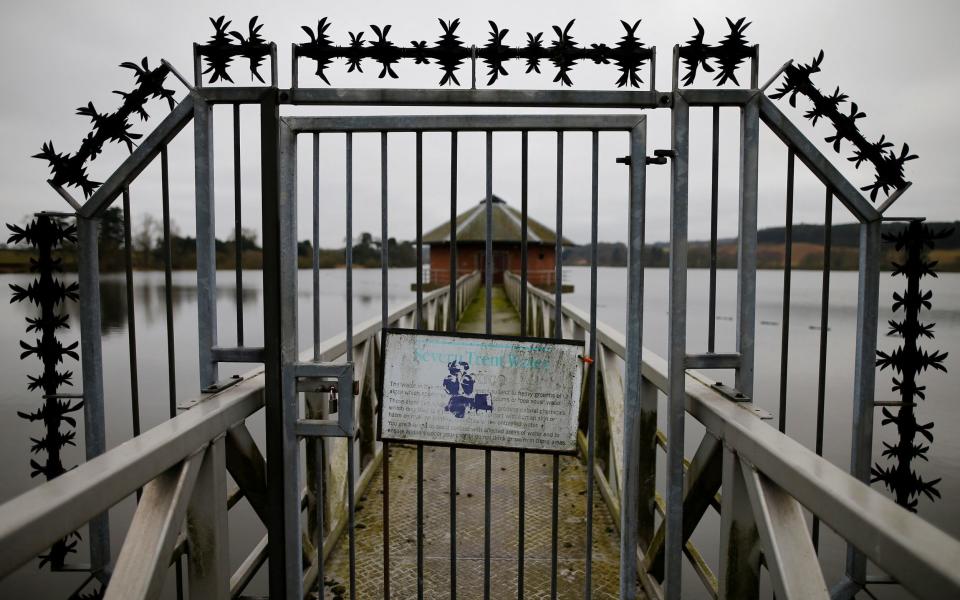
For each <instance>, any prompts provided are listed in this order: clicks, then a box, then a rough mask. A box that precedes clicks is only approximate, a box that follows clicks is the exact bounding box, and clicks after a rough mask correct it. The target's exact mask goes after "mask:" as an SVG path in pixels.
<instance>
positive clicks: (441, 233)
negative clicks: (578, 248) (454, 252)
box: [423, 195, 573, 246]
mask: <svg viewBox="0 0 960 600" xmlns="http://www.w3.org/2000/svg"><path fill="white" fill-rule="evenodd" d="M492 210H493V236H492V239H493V241H494V242H516V243H518V244H519V243H520V236H521V233H522V232H521V223H522V221H521V217H522V215H521V213H520V211H519V210H517V209H516V208H514V207H512V206H510V205H508V204H507V203H506V202H505V201H504V200H503V199H502V198H500V197H499V196H497V195H494V196H493V207H492ZM486 239H487V200H486V198H484V199H483V200H481V201H480V203H479V204H477V205H476V206H474V207H472V208H470V209H469V210H466V211H464V212H462V213H460V214H459V215H457V243H460V242H485V241H486ZM556 240H557V234H556V232H555V231H553V230H552V229H550V228H549V227H547V226H546V225H544V224H543V223H540V222H539V221H537V220H535V219H532V218H530V215H529V214H528V215H527V242H528V243H531V244H548V245H553V244H555V243H556ZM423 242H424V243H425V244H444V243H446V244H449V243H450V222H449V221H447V222H446V223H444V224H443V225H440V226H439V227H435V228H433V229H431V230H430V231H429V232H427V233H425V234H424V236H423ZM560 243H561V244H563V245H564V246H572V245H573V242H571V241H570V240H568V239H567V238H562V239H561V240H560Z"/></svg>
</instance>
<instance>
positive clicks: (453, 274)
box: [447, 131, 459, 599]
mask: <svg viewBox="0 0 960 600" xmlns="http://www.w3.org/2000/svg"><path fill="white" fill-rule="evenodd" d="M449 295H450V298H449V300H450V307H449V309H448V314H447V319H448V321H449V322H448V324H447V328H448V329H449V330H450V331H456V330H457V316H458V315H457V311H458V306H459V305H458V303H457V132H456V131H451V132H450V294H449ZM449 479H450V598H451V599H454V598H456V597H457V449H456V448H454V447H452V446H451V447H450V477H449Z"/></svg>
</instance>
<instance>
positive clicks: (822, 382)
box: [812, 188, 833, 549]
mask: <svg viewBox="0 0 960 600" xmlns="http://www.w3.org/2000/svg"><path fill="white" fill-rule="evenodd" d="M823 221H824V224H823V283H822V285H821V288H820V362H819V364H818V367H817V434H816V442H815V446H814V447H815V449H816V452H817V456H823V417H824V411H825V408H826V385H827V337H828V335H827V330H828V328H829V317H830V251H831V249H832V246H833V192H831V191H830V188H827V192H826V200H825V206H824V217H823ZM812 537H813V547H814V548H815V549H817V548H819V545H820V519H818V518H817V517H816V515H814V517H813V535H812Z"/></svg>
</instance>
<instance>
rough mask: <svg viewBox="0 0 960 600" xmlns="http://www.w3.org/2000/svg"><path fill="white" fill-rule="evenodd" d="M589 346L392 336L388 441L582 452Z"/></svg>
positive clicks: (386, 381)
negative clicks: (583, 357) (581, 420)
mask: <svg viewBox="0 0 960 600" xmlns="http://www.w3.org/2000/svg"><path fill="white" fill-rule="evenodd" d="M582 354H583V342H578V341H566V340H539V339H538V340H530V339H520V338H508V337H497V336H481V335H471V334H455V335H448V334H443V335H441V334H433V333H425V332H414V331H407V330H388V331H387V332H386V333H385V338H384V351H383V359H382V360H383V371H382V376H383V377H382V382H383V383H382V385H383V389H382V393H381V396H380V397H381V398H382V401H381V402H382V404H381V407H382V410H381V412H380V439H383V440H391V441H419V442H434V443H440V444H455V445H463V446H482V447H492V448H510V449H518V450H519V449H522V450H547V451H552V452H574V451H575V450H576V444H577V419H578V416H579V412H580V386H581V379H582V377H583V365H582V362H581V360H580V356H581V355H582Z"/></svg>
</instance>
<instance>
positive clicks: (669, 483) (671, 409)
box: [664, 93, 690, 600]
mask: <svg viewBox="0 0 960 600" xmlns="http://www.w3.org/2000/svg"><path fill="white" fill-rule="evenodd" d="M672 117H673V127H672V129H673V151H674V157H673V163H672V168H671V173H670V175H671V186H670V290H669V313H670V314H669V322H668V326H667V330H668V334H667V337H668V339H669V344H670V348H669V350H668V352H667V370H668V377H669V382H668V388H669V392H668V399H667V400H668V403H667V472H666V496H667V498H666V504H667V506H666V514H665V516H664V521H665V526H666V544H665V557H664V558H665V571H664V597H665V598H667V599H668V600H680V597H681V591H680V585H681V579H680V578H681V575H682V566H683V529H682V524H683V430H684V418H685V416H686V409H685V399H686V398H685V381H684V380H685V375H686V371H685V368H684V366H685V365H684V361H685V360H686V347H687V211H688V206H687V169H688V157H689V144H690V139H689V124H690V108H689V105H688V104H687V102H686V100H684V98H683V96H682V95H681V94H679V93H674V99H673V112H672Z"/></svg>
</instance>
